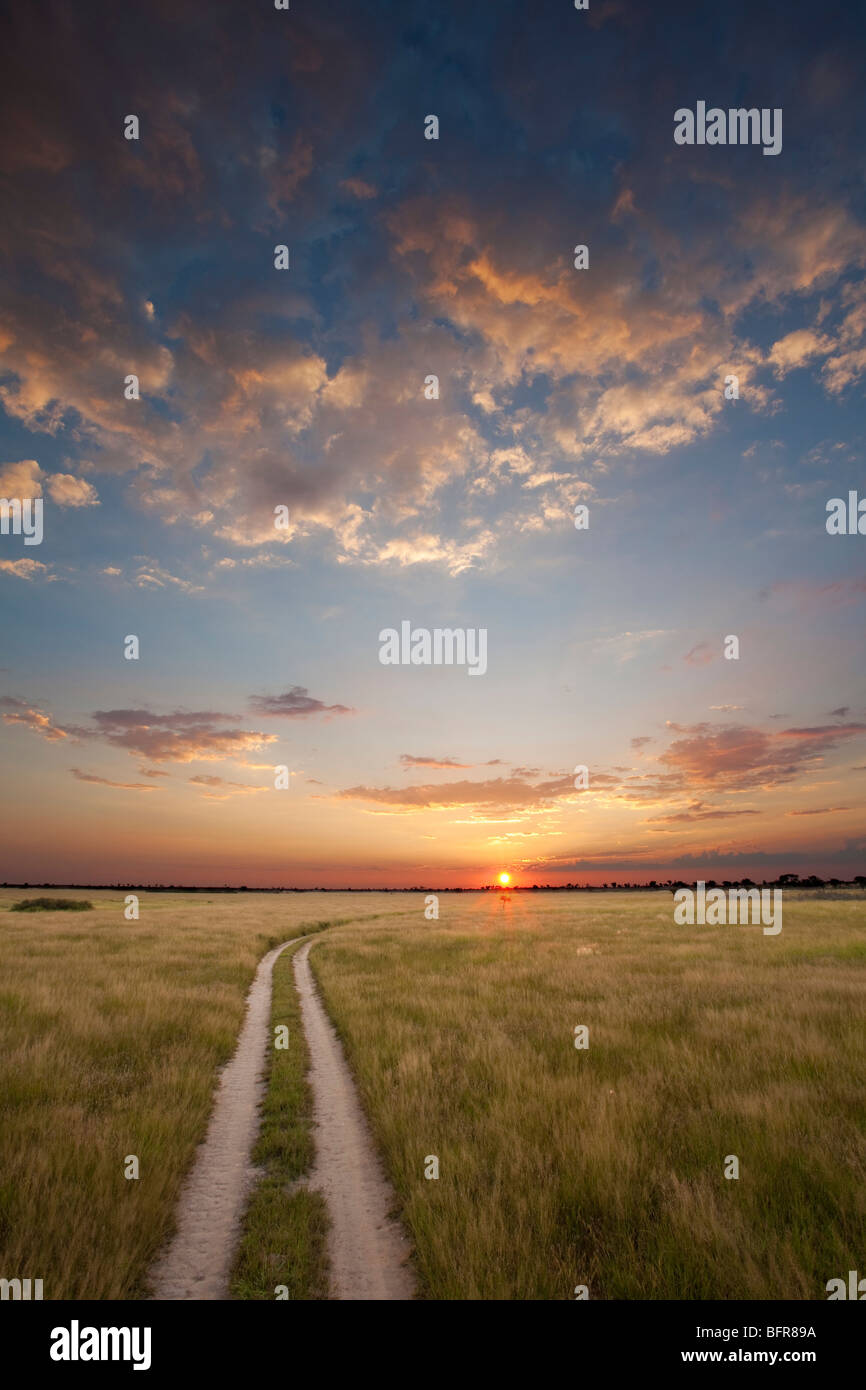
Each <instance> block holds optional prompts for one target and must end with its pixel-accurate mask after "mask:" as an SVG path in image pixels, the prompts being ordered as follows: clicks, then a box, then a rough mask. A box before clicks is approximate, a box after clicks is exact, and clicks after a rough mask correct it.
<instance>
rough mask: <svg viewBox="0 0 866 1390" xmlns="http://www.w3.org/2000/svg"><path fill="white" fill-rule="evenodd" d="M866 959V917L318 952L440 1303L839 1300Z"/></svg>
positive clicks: (858, 1138)
mask: <svg viewBox="0 0 866 1390" xmlns="http://www.w3.org/2000/svg"><path fill="white" fill-rule="evenodd" d="M864 946H866V906H864V901H863V898H862V896H858V897H855V896H853V895H852V896H851V897H850V898H849V899H848V900H847V901H845V902H839V901H833V902H821V901H820V900H809V899H801V900H796V901H794V902H791V903H788V902H787V901H786V902H785V915H784V927H783V931H782V932H781V934H780V935H779V936H777V937H772V938H771V937H765V936H763V934H762V933H761V930H760V928H755V927H748V926H744V927H701V926H694V927H679V926H675V925H674V923H673V912H672V903H671V899H670V897H669V895H664V894H640V895H627V894H622V895H619V894H608V895H604V896H601V895H593V896H591V897H589V896H580V895H574V896H572V895H564V894H558V895H555V894H543V893H538V894H532V896H531V897H530V895H529V894H521V895H517V894H515V895H505V896H502V895H499V894H487V895H484V896H478V897H474V896H470V895H463V896H462V897H461V898H459V899H458V898H454V897H450V896H449V897H445V896H443V897H442V898H441V899H440V918H439V920H438V921H436V922H427V921H425V920H424V918H423V898H419V900H418V905H417V906H416V907H415V908H414V909H413V911H412V912H411V913H410V914H407V915H406V916H405V917H404V918H403V919H399V920H397V921H395V922H390V923H387V924H384V925H379V924H377V925H375V926H373V927H366V928H364V929H363V930H359V929H357V928H351V927H350V928H347V929H345V930H340V931H339V932H337V933H335V934H334V935H329V936H328V937H326V938H323V939H322V941H321V942H318V943H316V944H315V945H314V946H313V949H312V951H311V957H310V958H311V962H312V964H313V968H314V970H315V973H316V975H317V977H318V979H319V981H320V984H321V986H322V989H323V993H324V996H325V1001H326V1003H327V1006H328V1009H329V1011H330V1013H331V1015H332V1017H333V1018H334V1020H335V1022H336V1024H337V1027H338V1029H339V1031H340V1033H341V1035H342V1037H343V1039H344V1043H345V1046H346V1048H347V1052H348V1055H349V1059H350V1062H351V1064H352V1066H353V1069H354V1071H355V1074H356V1076H357V1078H358V1080H359V1084H360V1088H361V1092H362V1098H363V1101H364V1104H365V1107H366V1109H367V1112H368V1114H369V1116H370V1119H371V1123H372V1126H373V1130H374V1134H375V1136H376V1139H377V1141H378V1143H379V1146H380V1148H381V1151H382V1154H383V1157H384V1160H385V1164H386V1167H387V1169H388V1171H389V1173H390V1176H391V1178H392V1181H393V1183H394V1185H395V1188H396V1190H397V1194H398V1198H399V1201H400V1206H401V1209H402V1215H403V1219H404V1221H405V1222H406V1224H407V1226H408V1229H409V1231H410V1234H411V1236H412V1238H413V1240H414V1243H415V1260H416V1267H417V1269H418V1272H419V1277H420V1281H421V1286H422V1292H423V1294H424V1295H426V1297H427V1298H433V1299H520V1300H532V1299H570V1298H572V1297H573V1296H574V1292H573V1291H574V1288H575V1286H576V1285H578V1284H586V1285H588V1287H589V1293H590V1297H591V1298H602V1299H665V1298H667V1299H735V1298H755V1299H776V1298H779V1299H824V1298H826V1291H825V1285H826V1282H827V1280H828V1279H830V1278H834V1277H836V1276H838V1275H840V1274H842V1275H844V1274H845V1271H847V1270H848V1269H853V1268H857V1267H859V1263H860V1262H862V1259H863V1255H862V1252H863V1250H864V1249H866V1140H864V1121H866V1097H864V1087H863V1075H864V1071H866V1030H864V1028H863V1017H864V1013H866V1007H864V1006H866V972H864V955H863V952H864ZM575 1024H586V1025H588V1026H589V1030H590V1046H589V1049H588V1050H586V1051H578V1050H576V1049H575V1048H574V1045H573V1037H572V1033H573V1028H574V1025H575ZM431 1154H435V1155H436V1156H437V1157H438V1158H439V1162H440V1176H439V1179H438V1181H431V1180H426V1179H425V1178H424V1160H425V1158H426V1157H427V1155H431ZM729 1154H735V1155H737V1156H738V1158H739V1162H740V1177H739V1179H738V1180H726V1179H725V1177H724V1176H723V1169H724V1163H725V1158H726V1156H727V1155H729Z"/></svg>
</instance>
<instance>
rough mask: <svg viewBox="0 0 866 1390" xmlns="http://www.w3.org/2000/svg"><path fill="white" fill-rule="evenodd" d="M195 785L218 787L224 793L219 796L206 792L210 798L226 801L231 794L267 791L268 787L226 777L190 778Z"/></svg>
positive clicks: (242, 794)
mask: <svg viewBox="0 0 866 1390" xmlns="http://www.w3.org/2000/svg"><path fill="white" fill-rule="evenodd" d="M188 780H189V781H190V782H191V783H192V784H193V785H195V786H198V787H211V788H218V789H219V791H220V792H221V793H222V794H221V795H219V796H212V795H209V794H207V793H206V795H207V796H208V799H209V800H213V801H225V800H226V798H227V797H229V796H244V795H250V794H251V793H255V792H264V791H267V790H268V788H267V787H254V786H251V784H250V783H249V782H234V781H232V780H231V779H230V778H226V777H207V776H199V777H190V778H189V779H188Z"/></svg>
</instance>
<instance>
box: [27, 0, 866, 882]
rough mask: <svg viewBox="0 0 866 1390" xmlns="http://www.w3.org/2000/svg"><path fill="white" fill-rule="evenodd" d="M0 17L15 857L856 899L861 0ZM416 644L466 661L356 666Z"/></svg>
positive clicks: (117, 873)
mask: <svg viewBox="0 0 866 1390" xmlns="http://www.w3.org/2000/svg"><path fill="white" fill-rule="evenodd" d="M7 24H8V32H9V43H8V45H7V54H8V57H9V60H10V74H9V78H8V80H7V82H6V83H5V84H4V89H3V92H2V96H0V103H2V105H3V108H4V109H3V113H2V121H0V125H2V129H3V131H4V135H3V137H2V162H0V169H2V174H0V177H2V192H3V205H4V209H5V212H4V217H3V219H2V222H3V225H2V229H0V258H2V260H0V272H2V279H3V283H4V293H3V296H2V301H0V483H2V487H0V493H2V495H5V496H7V497H22V498H23V497H41V498H42V499H43V503H44V530H45V534H44V540H43V542H42V544H41V545H40V546H38V547H35V546H25V545H24V543H23V538H22V537H18V536H14V535H3V536H0V601H2V603H3V635H4V642H3V656H2V659H0V666H2V667H3V669H2V671H0V702H2V703H0V715H2V724H0V750H2V753H0V756H2V757H3V761H4V767H5V768H6V770H7V776H6V777H5V778H4V793H3V795H4V797H5V798H6V799H7V801H8V806H7V808H6V809H7V813H8V814H9V816H10V824H11V830H10V833H9V835H8V836H7V838H6V841H5V846H4V855H3V861H4V862H3V863H2V865H0V869H2V876H3V877H5V878H8V879H15V880H20V879H29V880H31V881H34V880H36V879H40V880H41V879H46V880H56V881H61V880H66V881H91V880H93V879H106V880H111V881H114V880H127V879H135V880H136V881H138V880H141V881H154V882H158V881H168V880H171V881H175V882H177V881H184V882H222V881H226V882H232V883H250V884H253V883H259V884H270V883H286V884H292V883H297V884H299V885H302V886H309V885H312V884H324V885H326V886H328V885H340V886H342V885H343V884H346V883H354V884H357V885H359V886H363V885H369V884H386V883H387V884H393V885H395V886H399V885H401V884H413V883H418V882H439V883H442V884H454V885H457V884H471V883H477V882H485V881H489V880H490V878H491V877H492V875H493V874H494V873H496V872H498V871H499V870H500V869H503V868H504V869H508V870H509V871H510V872H512V873H513V874H514V875H515V876H516V880H517V881H518V882H534V881H543V882H564V881H571V880H574V879H579V880H580V881H594V882H604V881H611V880H613V879H617V880H620V879H623V878H630V879H640V878H646V879H649V878H658V877H669V876H677V875H679V874H688V875H689V876H694V875H697V874H701V873H703V874H704V875H706V876H707V877H719V878H721V877H731V876H735V875H737V874H741V873H751V874H753V876H758V877H761V876H763V875H764V874H765V873H766V874H770V873H778V872H783V871H786V870H800V871H801V872H804V873H809V872H818V873H822V874H825V875H830V874H835V875H839V876H843V877H850V876H851V875H852V874H854V873H859V872H862V871H863V849H864V836H863V825H864V819H863V806H864V794H863V787H864V781H863V778H864V771H863V767H864V765H866V701H864V694H863V648H862V622H863V604H864V598H866V570H864V564H863V547H864V546H866V540H864V538H863V537H862V536H860V535H855V536H845V537H832V536H829V535H828V534H827V530H826V526H825V520H826V504H827V502H828V500H829V499H831V498H833V497H840V496H841V497H847V494H848V490H849V489H857V488H860V489H862V491H863V492H864V494H866V478H864V474H863V467H862V446H863V435H864V411H863V400H862V385H863V376H864V372H866V283H864V259H866V239H864V187H863V178H862V135H861V131H862V129H863V124H864V114H866V113H864V109H863V108H864V97H863V90H862V80H861V74H862V66H863V56H864V42H863V39H864V35H863V19H862V16H860V15H858V14H857V13H856V12H855V11H854V10H852V9H851V8H850V7H846V6H842V5H825V6H822V7H814V6H811V5H805V4H791V5H786V6H784V7H779V6H778V5H773V6H770V5H766V4H750V5H738V4H735V5H729V6H726V7H724V8H720V7H716V6H711V5H709V4H702V3H698V4H688V5H686V4H682V5H680V4H665V5H663V6H646V5H638V4H632V3H628V2H627V0H610V3H607V4H603V3H592V4H591V7H590V10H589V11H588V12H580V11H576V10H575V9H574V8H573V6H572V7H570V6H569V5H568V4H566V3H565V0H558V3H551V2H550V0H545V3H542V4H533V5H531V6H528V5H525V4H516V3H503V4H497V5H495V6H494V5H487V6H476V7H469V8H467V7H466V6H464V5H457V4H440V5H436V6H435V7H430V6H426V5H421V4H411V3H404V4H376V5H374V6H369V7H357V6H353V5H348V4H336V5H331V6H328V7H327V8H325V9H322V8H321V7H308V6H304V5H301V4H299V3H296V4H293V6H292V8H291V9H290V10H289V11H288V12H285V11H276V10H272V9H269V8H268V6H267V5H265V4H261V5H257V6H253V7H250V6H246V5H244V6H241V5H240V4H237V3H224V4H214V5H208V6H199V5H177V4H169V3H158V4H154V5H151V6H149V7H148V12H147V16H146V19H145V18H144V17H143V16H142V15H141V14H139V13H138V12H137V11H125V10H121V9H118V7H117V6H109V5H106V4H102V3H94V4H89V5H87V6H84V7H80V8H79V9H77V10H75V11H70V9H69V7H67V6H63V5H54V4H48V5H47V6H40V8H39V12H38V14H37V13H35V12H33V13H28V12H21V11H19V12H18V13H13V14H12V15H11V16H10V17H9V19H8V20H7ZM698 101H705V102H706V103H707V105H708V106H713V105H717V106H719V107H721V108H723V109H728V108H732V107H740V106H742V107H756V108H759V109H761V108H769V109H781V111H782V113H783V146H782V150H781V153H780V154H779V155H778V156H775V157H772V156H771V157H766V156H764V155H763V154H762V151H761V148H760V146H729V147H718V146H717V147H710V146H703V147H698V146H695V147H684V146H678V145H677V144H675V142H674V139H673V130H674V113H675V111H676V110H677V109H678V108H680V107H689V108H694V107H695V105H696V103H697V102H698ZM130 113H132V114H136V115H137V116H138V118H139V123H140V132H139V139H138V140H126V139H124V136H123V131H124V120H125V117H126V116H127V115H129V114H130ZM430 114H434V115H436V116H437V117H438V120H439V138H438V139H437V140H427V139H425V136H424V129H425V120H426V118H427V117H428V116H429V115H430ZM281 244H285V245H287V246H288V247H289V249H290V269H289V270H286V271H279V270H276V269H275V268H274V247H275V246H277V245H281ZM578 244H584V245H586V246H588V247H589V268H588V269H586V270H576V269H575V267H574V263H573V260H574V247H575V246H576V245H578ZM129 373H135V374H136V375H137V376H138V377H139V381H140V393H141V399H140V400H138V401H130V400H126V399H125V398H124V380H125V378H126V376H127V375H128V374H129ZM430 374H435V375H436V376H437V377H438V380H439V397H438V399H434V400H429V399H426V398H425V394H424V383H425V379H426V378H427V377H428V375H430ZM730 374H735V375H736V376H737V377H738V382H739V398H738V399H736V400H726V399H725V394H724V384H725V379H726V377H727V376H729V375H730ZM578 504H583V505H585V506H587V507H588V509H589V518H590V521H589V529H588V530H576V529H575V526H574V524H573V517H574V509H575V506H576V505H578ZM277 505H284V506H287V507H288V509H289V520H290V525H289V528H288V530H287V531H283V532H279V533H278V532H276V531H275V528H274V524H273V518H274V508H275V506H277ZM405 619H408V620H410V621H411V622H412V623H413V625H417V626H418V627H425V628H429V629H433V628H436V627H465V628H485V629H487V632H488V652H489V655H488V670H487V672H486V674H485V675H484V676H483V677H480V678H478V679H470V678H467V673H466V671H465V669H460V668H436V667H417V668H411V667H410V668H402V667H396V668H392V667H387V666H382V665H381V664H380V662H379V659H378V653H379V645H380V643H379V633H380V631H381V630H382V629H384V628H387V627H399V625H400V622H401V621H403V620H405ZM127 634H136V635H137V636H138V637H139V638H140V643H141V654H140V658H139V660H138V661H126V660H124V658H123V640H124V637H125V636H126V635H127ZM730 634H733V635H736V636H737V637H738V638H739V642H740V655H739V658H738V659H737V660H726V659H725V657H724V655H723V649H724V640H725V637H726V636H728V635H730ZM263 702H264V703H263ZM281 764H285V765H286V766H288V767H289V768H290V769H291V774H292V776H291V787H290V789H289V790H288V791H285V792H282V791H277V790H276V789H275V788H274V767H275V766H278V765H281ZM577 764H586V765H587V766H588V768H589V769H590V785H589V787H588V788H587V789H586V790H581V791H577V790H576V789H575V788H574V785H573V769H574V767H575V765H577Z"/></svg>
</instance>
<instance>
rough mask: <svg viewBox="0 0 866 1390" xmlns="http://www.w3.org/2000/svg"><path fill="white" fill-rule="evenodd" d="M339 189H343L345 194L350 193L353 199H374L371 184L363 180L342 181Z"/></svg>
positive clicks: (374, 194)
mask: <svg viewBox="0 0 866 1390" xmlns="http://www.w3.org/2000/svg"><path fill="white" fill-rule="evenodd" d="M340 187H341V188H345V189H346V192H347V193H351V194H352V196H353V197H354V198H364V199H366V198H375V197H376V189H375V188H374V186H373V184H371V183H366V182H365V181H364V179H342V180H341V181H340Z"/></svg>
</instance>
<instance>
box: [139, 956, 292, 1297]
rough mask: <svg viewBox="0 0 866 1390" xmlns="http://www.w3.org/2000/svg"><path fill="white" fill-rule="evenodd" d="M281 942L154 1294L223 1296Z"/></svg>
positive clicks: (248, 1167) (158, 1267) (263, 964)
mask: <svg viewBox="0 0 866 1390" xmlns="http://www.w3.org/2000/svg"><path fill="white" fill-rule="evenodd" d="M298 939H299V938H298V937H292V939H291V940H290V941H284V942H283V944H282V946H275V947H274V949H273V950H272V951H268V954H267V955H266V956H263V957H262V959H261V960H260V961H259V966H258V969H257V970H256V974H255V979H254V980H253V983H252V985H251V986H250V991H249V994H248V995H247V1014H246V1018H245V1019H244V1024H243V1027H242V1029H241V1033H240V1037H239V1038H238V1045H237V1049H236V1051H235V1054H234V1056H233V1057H232V1059H231V1061H230V1062H229V1063H228V1064H227V1065H226V1066H225V1067H224V1069H223V1071H222V1074H221V1076H220V1079H219V1082H218V1084H217V1089H216V1096H215V1099H214V1108H213V1112H212V1114H211V1117H210V1123H209V1125H208V1130H207V1134H206V1135H205V1139H204V1142H203V1143H202V1145H201V1146H200V1148H199V1150H198V1153H197V1154H196V1159H195V1162H194V1164H193V1166H192V1169H191V1171H190V1173H189V1174H188V1176H187V1178H186V1181H185V1182H184V1185H183V1189H182V1191H181V1195H180V1201H179V1203H178V1222H177V1233H176V1235H175V1236H174V1239H173V1240H172V1241H171V1242H170V1244H169V1245H168V1247H167V1249H166V1250H165V1251H163V1253H162V1254H161V1255H160V1256H159V1257H158V1259H157V1260H156V1262H155V1263H154V1265H153V1266H152V1268H151V1271H150V1284H151V1288H152V1293H151V1297H152V1298H155V1299H165V1300H168V1299H224V1298H228V1293H229V1274H230V1271H231V1261H232V1256H233V1254H234V1251H235V1246H236V1244H237V1239H238V1235H239V1233H240V1223H241V1219H242V1217H243V1213H244V1208H245V1206H246V1201H247V1197H248V1195H249V1191H250V1188H251V1186H252V1184H253V1180H254V1178H255V1169H254V1168H253V1166H252V1162H251V1157H250V1156H251V1154H252V1150H253V1145H254V1143H255V1140H256V1135H257V1134H258V1130H259V1105H260V1103H261V1100H262V1098H263V1095H264V1089H265V1088H264V1072H265V1061H266V1057H267V1045H268V1037H269V1033H268V1025H269V1023H270V1016H271V977H272V974H273V969H274V962H275V960H276V959H277V956H278V955H279V954H280V953H281V952H282V951H284V950H285V949H286V947H287V946H291V944H292V941H297V940H298Z"/></svg>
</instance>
